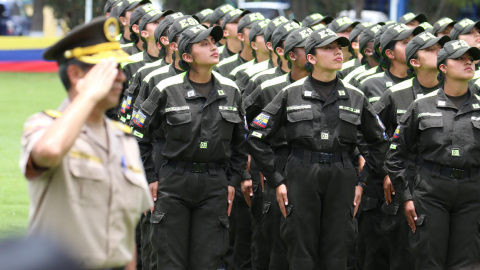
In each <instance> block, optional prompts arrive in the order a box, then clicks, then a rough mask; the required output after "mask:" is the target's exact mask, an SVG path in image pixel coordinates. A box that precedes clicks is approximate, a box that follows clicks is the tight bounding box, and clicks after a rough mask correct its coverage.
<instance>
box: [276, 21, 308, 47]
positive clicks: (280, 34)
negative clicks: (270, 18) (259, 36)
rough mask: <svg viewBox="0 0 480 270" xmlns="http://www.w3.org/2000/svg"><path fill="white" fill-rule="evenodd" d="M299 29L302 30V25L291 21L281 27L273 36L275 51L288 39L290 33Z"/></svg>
mask: <svg viewBox="0 0 480 270" xmlns="http://www.w3.org/2000/svg"><path fill="white" fill-rule="evenodd" d="M299 28H301V26H300V24H298V23H297V22H294V21H289V22H288V23H286V24H282V25H281V26H279V27H278V28H277V29H276V30H275V31H274V32H273V34H272V47H273V51H275V50H276V49H277V47H279V46H280V44H281V43H282V41H284V40H286V39H287V37H288V35H289V34H290V33H292V32H293V31H294V30H296V29H299Z"/></svg>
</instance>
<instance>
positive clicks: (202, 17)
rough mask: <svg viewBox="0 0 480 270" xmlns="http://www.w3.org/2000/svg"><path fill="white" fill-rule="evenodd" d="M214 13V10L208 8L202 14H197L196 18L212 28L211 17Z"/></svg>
mask: <svg viewBox="0 0 480 270" xmlns="http://www.w3.org/2000/svg"><path fill="white" fill-rule="evenodd" d="M212 13H213V10H212V9H210V8H206V9H204V10H202V11H200V12H197V13H196V14H195V16H197V18H198V19H199V20H200V23H201V24H203V25H205V26H206V27H210V17H209V15H210V14H212Z"/></svg>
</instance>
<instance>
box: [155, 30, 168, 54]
mask: <svg viewBox="0 0 480 270" xmlns="http://www.w3.org/2000/svg"><path fill="white" fill-rule="evenodd" d="M169 28H170V27H166V28H165V29H164V30H163V32H162V34H161V35H160V37H159V38H158V40H156V42H158V43H160V46H161V47H162V48H161V49H160V51H159V52H158V57H159V58H164V57H165V55H167V49H166V48H165V45H163V43H162V41H160V38H161V37H166V36H167V35H168V29H169ZM169 42H170V41H169Z"/></svg>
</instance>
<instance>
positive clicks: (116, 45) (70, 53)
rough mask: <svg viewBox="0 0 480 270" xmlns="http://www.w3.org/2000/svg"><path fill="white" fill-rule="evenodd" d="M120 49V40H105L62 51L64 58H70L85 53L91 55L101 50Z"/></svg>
mask: <svg viewBox="0 0 480 270" xmlns="http://www.w3.org/2000/svg"><path fill="white" fill-rule="evenodd" d="M119 49H120V42H106V43H100V44H97V45H93V46H89V47H83V48H81V47H79V48H75V49H73V50H67V51H65V53H64V56H65V58H67V59H71V58H78V57H80V56H85V55H92V54H96V53H100V52H103V51H113V50H119Z"/></svg>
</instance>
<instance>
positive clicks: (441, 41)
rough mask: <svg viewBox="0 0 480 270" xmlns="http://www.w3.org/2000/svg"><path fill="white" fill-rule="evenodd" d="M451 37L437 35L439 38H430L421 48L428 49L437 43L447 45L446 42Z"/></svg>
mask: <svg viewBox="0 0 480 270" xmlns="http://www.w3.org/2000/svg"><path fill="white" fill-rule="evenodd" d="M450 40H451V39H450V37H449V36H441V37H437V38H434V39H431V40H429V41H428V42H427V43H425V44H424V45H423V46H422V47H420V49H419V50H423V49H426V48H428V47H431V46H433V45H435V44H437V43H438V44H440V45H441V46H442V47H443V45H445V43H447V42H449V41H450Z"/></svg>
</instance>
